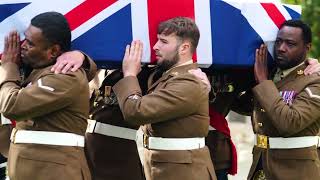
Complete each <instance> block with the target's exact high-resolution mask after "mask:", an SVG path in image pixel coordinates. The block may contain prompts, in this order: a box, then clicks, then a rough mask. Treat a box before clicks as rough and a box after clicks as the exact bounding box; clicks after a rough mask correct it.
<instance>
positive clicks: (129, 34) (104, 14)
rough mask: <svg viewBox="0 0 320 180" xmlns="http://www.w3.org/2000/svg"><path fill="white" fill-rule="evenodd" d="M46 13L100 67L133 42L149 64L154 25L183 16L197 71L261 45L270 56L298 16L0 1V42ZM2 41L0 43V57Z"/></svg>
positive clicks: (190, 5)
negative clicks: (189, 23) (60, 18)
mask: <svg viewBox="0 0 320 180" xmlns="http://www.w3.org/2000/svg"><path fill="white" fill-rule="evenodd" d="M46 11H57V12H60V13H62V14H64V15H65V17H66V18H67V19H68V21H69V23H70V27H71V30H72V41H73V42H72V48H73V49H80V50H82V51H84V52H86V53H87V54H89V55H90V56H91V57H92V58H93V59H95V61H96V62H97V63H98V64H99V65H100V66H112V65H119V64H121V61H122V58H123V54H124V49H125V46H126V45H127V44H129V43H130V42H131V41H132V40H133V39H140V40H142V41H143V42H144V54H143V62H151V63H152V62H154V61H155V58H154V57H155V56H154V54H153V52H152V46H153V45H154V44H155V42H156V30H157V25H158V24H159V22H161V21H163V20H166V19H169V18H172V17H175V16H187V17H190V18H193V19H195V22H196V23H197V25H198V27H199V29H200V33H201V37H200V42H199V46H198V48H197V51H196V54H195V56H194V58H195V60H196V61H197V62H198V63H199V64H200V65H202V67H209V66H211V65H215V66H248V65H251V64H253V60H254V52H255V49H256V48H257V47H259V45H260V44H261V43H263V42H265V43H267V44H268V45H269V46H268V49H269V52H272V51H273V50H272V47H273V42H274V40H275V37H276V33H277V31H278V28H279V26H280V24H281V23H282V22H283V21H284V20H288V19H297V18H299V17H300V14H301V8H300V6H288V5H283V4H281V3H279V2H278V1H277V0H263V1H262V0H183V1H182V0H54V1H49V0H1V1H0V39H3V38H4V35H5V34H7V33H8V32H9V31H10V30H11V29H17V30H18V31H19V32H20V33H21V35H22V36H23V31H24V30H25V29H26V28H27V26H28V25H29V23H30V20H31V18H33V17H34V16H36V15H37V14H40V13H42V12H46ZM2 49H3V41H2V40H1V42H0V53H1V51H2Z"/></svg>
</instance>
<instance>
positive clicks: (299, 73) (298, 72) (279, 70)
mask: <svg viewBox="0 0 320 180" xmlns="http://www.w3.org/2000/svg"><path fill="white" fill-rule="evenodd" d="M304 63H305V62H302V63H300V64H299V65H297V66H294V67H292V68H290V69H285V70H281V69H280V68H278V70H277V73H282V78H285V77H287V76H288V75H289V74H290V73H291V72H293V71H294V70H295V69H297V68H298V67H300V66H301V65H303V64H304ZM297 74H298V75H302V74H303V71H302V73H301V70H297Z"/></svg>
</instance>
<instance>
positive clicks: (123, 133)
mask: <svg viewBox="0 0 320 180" xmlns="http://www.w3.org/2000/svg"><path fill="white" fill-rule="evenodd" d="M86 132H87V133H97V134H102V135H105V136H111V137H117V138H122V139H129V140H136V133H137V130H135V129H130V128H125V127H119V126H114V125H110V124H105V123H101V122H98V121H95V120H91V119H88V126H87V131H86Z"/></svg>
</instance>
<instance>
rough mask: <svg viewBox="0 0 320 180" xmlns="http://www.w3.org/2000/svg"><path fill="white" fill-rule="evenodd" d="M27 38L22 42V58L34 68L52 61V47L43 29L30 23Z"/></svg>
mask: <svg viewBox="0 0 320 180" xmlns="http://www.w3.org/2000/svg"><path fill="white" fill-rule="evenodd" d="M24 34H25V40H24V41H23V43H22V44H21V59H22V62H23V63H24V64H27V65H29V66H30V67H32V68H40V67H43V66H46V65H47V64H48V63H49V62H50V59H51V57H50V48H48V43H47V40H46V39H45V38H44V37H43V35H42V31H41V29H39V28H37V27H35V26H32V25H30V26H29V27H28V29H27V30H26V31H25V33H24Z"/></svg>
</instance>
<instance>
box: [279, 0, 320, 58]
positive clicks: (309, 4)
mask: <svg viewBox="0 0 320 180" xmlns="http://www.w3.org/2000/svg"><path fill="white" fill-rule="evenodd" d="M282 2H283V3H286V4H298V5H301V6H302V20H304V21H305V22H306V23H307V24H309V25H310V26H311V29H312V33H313V37H312V50H311V53H310V56H311V57H315V58H318V59H319V58H320V21H319V20H320V0H282Z"/></svg>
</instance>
